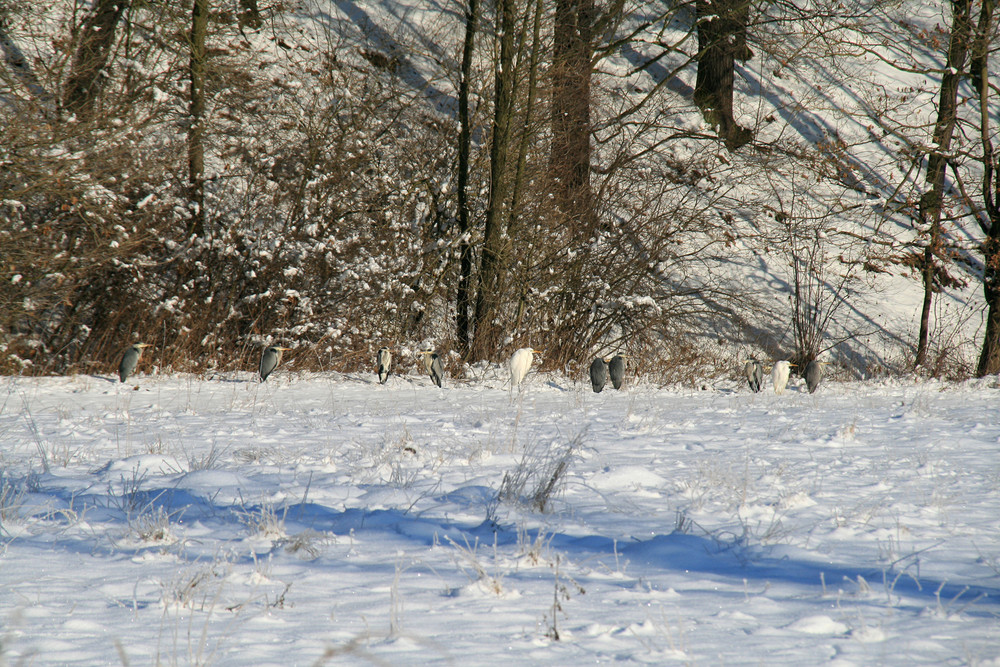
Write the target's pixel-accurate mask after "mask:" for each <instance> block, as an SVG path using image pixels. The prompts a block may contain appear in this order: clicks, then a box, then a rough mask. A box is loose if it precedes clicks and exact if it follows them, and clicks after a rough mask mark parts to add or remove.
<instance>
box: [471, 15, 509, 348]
mask: <svg viewBox="0 0 1000 667" xmlns="http://www.w3.org/2000/svg"><path fill="white" fill-rule="evenodd" d="M498 5H499V6H498V8H497V9H498V11H497V29H498V33H499V39H500V58H499V60H498V61H497V62H496V64H495V67H494V91H495V92H494V98H495V99H494V105H493V128H492V130H493V131H492V136H491V138H490V191H489V198H488V200H487V204H486V223H485V226H484V229H483V250H482V254H481V257H480V264H479V289H478V291H477V293H476V309H475V319H474V329H475V331H474V335H475V338H474V340H473V345H472V352H471V355H470V358H471V359H473V360H480V359H490V358H491V357H493V356H495V353H496V350H497V348H498V347H499V344H500V335H501V328H500V324H499V322H498V321H497V318H498V316H499V314H500V307H501V303H502V298H503V284H504V280H503V277H504V276H503V273H504V258H503V256H504V254H505V253H504V248H503V245H504V233H503V232H504V230H503V229H502V227H503V223H504V220H505V219H506V218H505V216H504V214H503V213H504V204H505V202H506V201H507V189H508V188H507V186H508V180H509V179H508V178H507V167H508V156H509V151H510V137H511V124H512V121H513V115H514V80H515V77H514V74H515V71H514V0H499V3H498Z"/></svg>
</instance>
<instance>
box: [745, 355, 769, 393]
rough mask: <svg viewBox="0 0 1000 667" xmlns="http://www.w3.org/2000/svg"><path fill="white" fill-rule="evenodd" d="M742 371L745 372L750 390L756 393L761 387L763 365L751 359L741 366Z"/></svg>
mask: <svg viewBox="0 0 1000 667" xmlns="http://www.w3.org/2000/svg"><path fill="white" fill-rule="evenodd" d="M743 371H744V372H745V373H746V374H747V382H748V383H749V384H750V391H752V392H753V393H755V394H756V393H757V392H759V391H760V390H761V389H762V388H763V387H761V384H762V383H763V381H764V367H763V366H762V365H761V363H760V362H759V361H757V360H756V359H751V360H750V361H748V362H747V363H746V366H744V367H743Z"/></svg>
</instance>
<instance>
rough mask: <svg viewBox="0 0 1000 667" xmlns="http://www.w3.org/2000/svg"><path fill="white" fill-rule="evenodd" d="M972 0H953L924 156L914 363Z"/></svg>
mask: <svg viewBox="0 0 1000 667" xmlns="http://www.w3.org/2000/svg"><path fill="white" fill-rule="evenodd" d="M970 4H971V0H952V4H951V11H952V14H951V16H952V23H951V40H950V42H949V44H948V59H947V63H946V64H945V71H944V74H943V75H942V76H941V95H940V98H939V100H938V116H937V122H936V123H935V124H934V137H933V139H932V145H933V146H934V150H933V152H932V153H930V154H929V155H928V156H927V177H926V179H925V181H926V183H927V185H928V186H929V189H928V190H927V191H926V192H925V193H924V194H923V195H922V196H921V197H920V218H921V222H922V223H923V224H924V225H927V231H928V241H927V246H926V247H925V248H924V257H923V266H922V271H921V272H922V278H923V282H924V300H923V305H922V307H921V311H920V333H919V337H918V341H917V354H916V358H915V360H914V365H915V366H923V365H924V364H926V363H927V348H928V344H929V339H930V312H931V300H932V299H933V296H934V291H935V289H936V279H937V272H938V268H937V258H938V257H940V256H941V246H942V233H941V207H942V202H943V201H944V177H945V168H946V167H947V165H948V157H947V156H948V151H949V150H950V147H951V137H952V134H954V131H955V118H956V113H957V109H958V86H959V84H960V83H961V81H962V72H963V71H964V69H965V59H966V55H967V54H968V52H969V37H970V35H971V32H972V24H971V21H970Z"/></svg>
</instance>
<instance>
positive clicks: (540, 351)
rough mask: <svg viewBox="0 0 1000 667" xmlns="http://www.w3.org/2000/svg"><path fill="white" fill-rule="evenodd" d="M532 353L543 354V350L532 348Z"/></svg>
mask: <svg viewBox="0 0 1000 667" xmlns="http://www.w3.org/2000/svg"><path fill="white" fill-rule="evenodd" d="M531 352H532V354H545V350H532V351H531Z"/></svg>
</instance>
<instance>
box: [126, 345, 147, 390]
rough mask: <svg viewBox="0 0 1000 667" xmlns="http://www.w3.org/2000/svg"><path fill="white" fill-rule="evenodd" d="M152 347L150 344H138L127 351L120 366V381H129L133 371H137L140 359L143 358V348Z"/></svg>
mask: <svg viewBox="0 0 1000 667" xmlns="http://www.w3.org/2000/svg"><path fill="white" fill-rule="evenodd" d="M146 347H150V344H149V343H136V344H135V345H133V346H132V347H130V348H128V349H127V350H125V354H123V355H122V360H121V363H120V364H118V379H119V380H121V381H122V382H124V381H125V380H127V379H128V376H129V375H132V371H134V370H135V367H136V365H137V364H138V363H139V357H141V356H142V350H143V348H146Z"/></svg>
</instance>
